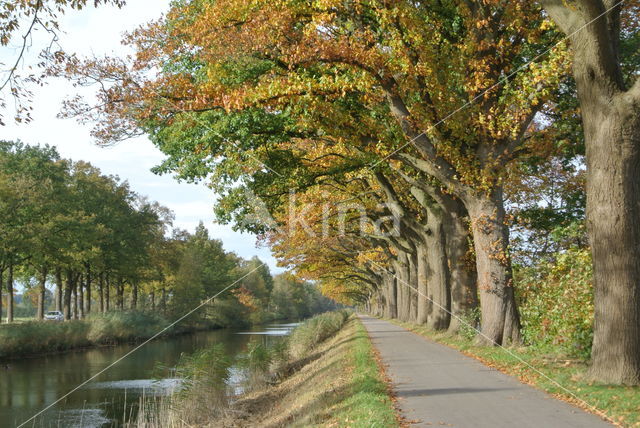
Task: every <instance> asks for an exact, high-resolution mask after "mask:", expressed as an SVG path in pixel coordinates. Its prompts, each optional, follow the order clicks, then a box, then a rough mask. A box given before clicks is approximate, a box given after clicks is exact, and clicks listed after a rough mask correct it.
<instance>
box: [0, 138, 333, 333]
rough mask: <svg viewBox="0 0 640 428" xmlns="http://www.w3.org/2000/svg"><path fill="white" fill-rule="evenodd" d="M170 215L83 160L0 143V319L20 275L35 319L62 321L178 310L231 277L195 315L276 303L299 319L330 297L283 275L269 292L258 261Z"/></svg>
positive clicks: (236, 314) (249, 316) (234, 313)
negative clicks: (51, 315)
mask: <svg viewBox="0 0 640 428" xmlns="http://www.w3.org/2000/svg"><path fill="white" fill-rule="evenodd" d="M173 217H174V216H173V213H172V212H171V211H170V210H169V209H168V208H166V207H163V206H161V205H160V204H158V203H157V202H151V201H149V200H148V199H146V198H145V197H143V196H141V195H138V194H136V193H135V192H133V191H132V190H131V189H130V188H129V185H128V183H127V182H126V181H121V180H120V179H119V178H118V177H114V176H108V175H104V174H103V173H102V172H101V171H100V170H99V169H98V168H96V167H94V166H92V165H91V164H89V163H87V162H83V161H79V162H73V161H70V160H67V159H62V158H61V157H60V155H59V154H58V153H57V151H56V150H55V149H54V148H52V147H48V146H44V147H39V146H29V145H25V144H22V143H20V142H9V141H2V142H0V285H1V286H0V316H2V318H4V316H6V322H9V323H10V322H13V321H14V317H15V300H16V299H15V295H16V288H17V287H16V283H18V282H19V283H20V284H22V285H23V286H24V289H25V292H24V293H23V295H22V296H21V297H22V298H23V300H26V302H28V301H29V300H32V301H33V303H34V306H35V307H36V313H35V316H36V317H37V318H38V319H43V318H44V314H45V311H47V310H58V311H61V312H63V313H64V318H65V319H66V320H69V319H82V318H84V317H86V316H87V315H88V314H90V313H91V312H101V313H103V312H107V311H113V310H119V311H122V310H125V309H128V310H136V309H147V310H154V311H161V312H162V313H164V314H165V315H168V316H170V315H181V314H183V313H186V312H188V311H189V310H191V309H192V308H194V307H195V306H197V305H198V304H200V303H201V302H203V301H204V300H205V299H207V298H208V297H210V296H213V295H215V294H216V293H217V292H219V291H221V290H222V289H224V288H225V287H227V286H228V285H230V284H231V283H233V282H234V281H237V280H238V279H241V280H240V281H238V284H237V285H236V286H235V287H234V288H233V289H232V290H230V292H229V293H227V294H225V295H224V296H221V298H220V301H219V302H216V303H215V304H214V305H213V306H214V307H215V309H214V310H213V311H212V310H208V311H204V312H203V313H202V314H201V315H200V316H202V315H209V316H210V318H213V319H215V318H218V321H219V323H220V324H222V325H228V324H229V323H231V322H232V320H234V319H239V318H242V319H246V320H250V321H260V320H261V319H266V318H268V317H269V316H271V317H272V316H274V315H275V313H276V310H277V311H279V313H280V314H281V315H282V316H284V317H289V316H307V315H310V314H311V312H313V311H315V310H321V309H322V308H321V306H322V304H328V302H327V301H326V299H322V298H320V297H319V294H318V292H317V291H316V290H315V287H314V286H312V285H311V284H309V283H300V282H297V281H295V280H293V279H286V278H285V277H282V278H278V280H277V281H276V284H277V286H276V291H274V279H273V278H272V276H271V274H270V272H269V269H268V267H267V266H266V265H264V263H263V262H261V261H260V260H259V259H258V258H253V259H251V260H244V259H242V258H240V257H238V256H237V255H236V254H234V253H228V252H225V250H224V249H223V246H222V242H221V241H219V240H216V239H212V238H210V237H209V234H208V231H207V229H206V228H205V227H204V225H203V224H200V225H199V226H198V228H197V229H196V231H195V233H194V234H190V233H188V232H186V231H183V230H179V229H172V221H173ZM48 288H52V289H53V292H50V291H49V290H48ZM272 292H273V294H274V299H273V302H272ZM48 296H49V297H48ZM47 297H48V298H47ZM51 297H52V298H51ZM319 299H320V300H322V304H319ZM3 300H4V301H3ZM293 300H295V302H293ZM26 302H25V303H26ZM3 306H4V308H3ZM5 314H6V315H5ZM2 318H0V319H2Z"/></svg>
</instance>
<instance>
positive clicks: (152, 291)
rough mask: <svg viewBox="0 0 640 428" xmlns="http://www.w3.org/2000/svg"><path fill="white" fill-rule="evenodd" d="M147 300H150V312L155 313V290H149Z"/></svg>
mask: <svg viewBox="0 0 640 428" xmlns="http://www.w3.org/2000/svg"><path fill="white" fill-rule="evenodd" d="M149 298H150V299H151V311H152V312H155V311H156V292H155V290H151V293H150V294H149Z"/></svg>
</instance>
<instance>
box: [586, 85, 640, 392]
mask: <svg viewBox="0 0 640 428" xmlns="http://www.w3.org/2000/svg"><path fill="white" fill-rule="evenodd" d="M586 83H587V82H582V83H581V84H580V85H579V89H580V91H581V100H583V103H582V105H583V107H582V112H583V113H582V114H583V119H584V129H585V138H586V142H587V171H588V174H587V230H588V234H589V241H590V243H591V250H592V255H593V266H594V294H595V320H594V336H593V348H592V363H593V365H592V368H591V374H592V375H593V376H594V377H595V378H596V379H598V380H599V381H601V382H606V383H615V384H627V385H638V384H640V257H639V255H638V245H639V244H640V221H639V219H640V119H639V118H640V109H636V110H635V117H634V116H633V113H632V112H633V110H632V109H630V108H626V107H624V102H621V101H623V100H620V99H619V98H618V99H616V98H614V99H611V98H609V99H608V100H607V99H606V98H605V99H600V98H599V97H598V96H597V94H585V92H588V91H591V90H592V89H591V88H588V87H585V86H586ZM614 144H615V145H614Z"/></svg>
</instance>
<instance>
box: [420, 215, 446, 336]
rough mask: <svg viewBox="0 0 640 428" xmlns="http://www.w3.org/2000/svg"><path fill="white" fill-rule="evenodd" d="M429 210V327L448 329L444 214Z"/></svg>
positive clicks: (427, 236)
mask: <svg viewBox="0 0 640 428" xmlns="http://www.w3.org/2000/svg"><path fill="white" fill-rule="evenodd" d="M436 209H437V208H435V209H434V208H430V209H429V210H428V216H429V219H428V222H427V227H428V229H429V230H428V234H426V235H425V236H424V240H425V243H426V247H427V251H426V254H425V255H426V260H427V262H426V267H427V269H428V271H427V283H428V286H427V299H428V302H427V327H429V328H430V329H432V330H446V329H447V328H448V327H449V320H450V318H451V317H450V312H451V300H450V291H449V268H448V266H447V254H446V251H445V235H444V226H443V224H442V214H441V213H439V212H435V210H436Z"/></svg>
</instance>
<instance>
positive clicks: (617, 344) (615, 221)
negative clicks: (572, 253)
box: [541, 0, 640, 385]
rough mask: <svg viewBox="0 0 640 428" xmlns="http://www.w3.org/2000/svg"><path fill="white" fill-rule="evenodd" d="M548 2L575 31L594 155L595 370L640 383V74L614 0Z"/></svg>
mask: <svg viewBox="0 0 640 428" xmlns="http://www.w3.org/2000/svg"><path fill="white" fill-rule="evenodd" d="M541 2H542V4H543V5H544V7H545V9H546V10H547V12H548V13H549V15H550V16H551V18H552V19H553V20H554V21H555V22H556V23H557V24H558V26H559V27H560V28H561V29H562V31H563V32H565V33H566V34H571V35H572V37H571V43H572V50H573V58H574V64H573V74H574V77H575V80H576V85H577V89H578V98H579V100H580V108H581V113H582V120H583V128H584V135H585V145H586V155H587V230H588V235H589V241H590V244H591V251H592V255H593V267H594V295H595V319H594V336H593V347H592V355H591V357H592V358H591V359H592V367H591V374H592V376H593V377H595V379H597V380H599V381H601V382H605V383H615V384H628V385H638V384H640V258H639V257H638V253H637V252H638V245H639V244H640V221H638V219H639V218H640V153H639V147H640V79H638V78H637V77H636V79H635V83H633V85H632V86H631V87H630V88H627V87H626V86H625V82H624V78H623V74H622V67H621V64H620V32H621V21H620V11H621V9H622V8H623V7H626V6H627V5H626V4H624V5H617V7H613V6H614V5H615V3H614V2H613V0H606V1H602V0H589V1H586V0H582V1H579V2H577V7H576V8H569V7H567V5H566V4H564V3H563V2H561V1H560V0H542V1H541ZM605 12H606V13H605Z"/></svg>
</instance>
